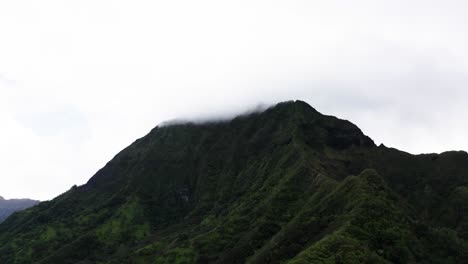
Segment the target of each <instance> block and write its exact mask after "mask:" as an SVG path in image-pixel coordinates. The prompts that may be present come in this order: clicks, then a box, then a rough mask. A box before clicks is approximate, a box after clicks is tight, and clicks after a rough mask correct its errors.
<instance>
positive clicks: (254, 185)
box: [0, 101, 468, 264]
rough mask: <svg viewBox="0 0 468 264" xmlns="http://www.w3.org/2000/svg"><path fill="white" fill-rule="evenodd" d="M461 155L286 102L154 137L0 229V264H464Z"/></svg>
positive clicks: (167, 129) (465, 175) (467, 193)
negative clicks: (425, 151)
mask: <svg viewBox="0 0 468 264" xmlns="http://www.w3.org/2000/svg"><path fill="white" fill-rule="evenodd" d="M465 212H468V154H466V153H464V152H447V153H443V154H429V155H418V156H414V155H410V154H407V153H404V152H401V151H398V150H395V149H389V148H386V147H384V146H379V147H377V146H375V145H374V143H373V141H372V140H371V139H370V138H368V137H367V136H365V135H364V134H363V133H362V132H361V131H360V130H359V128H357V127H356V126H355V125H353V124H351V123H350V122H348V121H345V120H340V119H337V118H335V117H330V116H325V115H322V114H320V113H318V112H317V111H315V110H314V109H313V108H312V107H310V106H309V105H307V104H305V103H303V102H300V101H296V102H287V103H281V104H278V105H277V106H275V107H273V108H271V109H268V110H266V111H265V112H263V113H255V114H250V115H246V116H240V117H237V118H236V119H234V120H232V121H229V122H213V123H206V124H197V125H196V124H190V123H187V124H178V125H171V126H164V127H157V128H155V129H154V130H153V131H151V132H150V133H149V134H148V135H147V136H145V137H143V138H141V139H139V140H137V141H136V142H135V143H133V144H132V145H131V146H129V147H128V148H126V149H125V150H123V151H122V152H121V153H119V154H118V155H117V156H116V157H115V158H114V159H113V160H111V161H110V162H109V163H108V164H107V165H106V166H105V167H104V168H103V169H101V170H100V171H99V172H98V173H96V175H95V176H93V177H92V178H91V179H90V180H89V182H88V183H87V184H85V185H83V186H79V187H76V186H75V187H73V188H71V189H70V190H69V191H67V192H66V193H64V194H63V195H61V196H59V197H57V198H55V199H54V200H52V201H49V202H43V203H40V204H39V205H37V206H35V207H33V208H30V209H27V210H25V211H23V212H19V213H15V214H13V215H12V216H10V217H9V218H8V219H7V220H6V221H5V222H3V223H2V224H0V263H7V264H8V263H15V264H20V263H44V264H51V263H52V264H53V263H61V264H62V263H103V264H104V263H108V264H110V263H291V264H298V263H468V244H467V239H468V217H466V214H465Z"/></svg>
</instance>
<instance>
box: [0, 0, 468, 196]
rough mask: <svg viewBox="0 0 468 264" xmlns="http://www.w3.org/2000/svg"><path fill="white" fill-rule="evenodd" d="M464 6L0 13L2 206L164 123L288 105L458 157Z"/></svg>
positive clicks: (73, 174)
mask: <svg viewBox="0 0 468 264" xmlns="http://www.w3.org/2000/svg"><path fill="white" fill-rule="evenodd" d="M467 5H468V4H466V3H465V2H463V1H444V2H441V1H419V0H417V1H411V2H407V1H391V2H389V1H353V3H345V2H343V1H327V2H326V3H317V2H311V1H236V2H232V3H225V2H219V1H197V2H196V3H195V2H191V1H174V2H155V1H144V0H139V1H132V2H128V1H109V0H102V1H97V2H96V1H79V2H66V3H65V2H60V1H53V0H46V1H41V2H38V1H32V0H22V1H17V2H2V3H0V36H1V38H2V41H1V42H0V121H1V122H2V129H1V131H0V158H1V159H2V166H1V168H0V175H2V176H1V177H0V194H1V195H3V196H5V197H8V198H15V197H30V198H35V199H40V200H45V199H50V198H53V197H54V196H56V195H58V194H60V193H62V192H63V191H65V190H68V189H69V188H70V187H71V186H72V185H74V184H78V185H79V184H83V183H85V182H86V181H87V180H88V179H89V178H90V177H91V176H92V175H93V174H94V173H95V172H96V171H97V170H98V169H100V168H101V167H102V166H104V164H105V163H106V162H107V161H109V160H110V159H111V158H112V157H113V156H114V155H115V154H116V153H118V152H119V151H120V150H121V149H123V148H124V147H126V146H128V145H129V144H130V143H131V142H133V141H134V140H135V139H136V138H139V137H141V136H143V135H145V134H146V133H148V131H150V130H151V129H152V128H154V127H155V126H157V125H158V124H163V125H167V124H168V123H167V122H166V123H164V122H165V121H168V120H189V121H191V122H195V123H199V122H207V121H210V120H229V119H231V118H232V117H234V116H236V115H238V114H242V113H244V112H245V111H249V110H250V109H252V108H255V107H257V106H258V105H264V106H266V107H267V106H270V105H273V104H276V103H278V102H282V101H287V100H303V101H306V102H307V103H309V104H310V105H312V106H313V107H314V108H315V109H317V110H318V111H319V112H321V113H323V114H327V115H335V116H338V117H339V118H342V119H347V120H350V121H351V122H353V123H355V124H356V125H357V126H359V127H360V128H361V129H362V130H363V132H364V133H365V134H367V135H369V136H370V137H371V138H372V139H373V140H374V141H375V142H376V143H377V144H380V143H384V144H385V145H386V146H389V147H395V148H398V149H402V150H404V151H408V152H410V153H414V154H417V153H428V152H442V151H447V150H467V149H468V138H467V137H466V134H467V132H468V121H467V120H466V113H467V112H468V104H466V102H465V101H466V98H468V89H466V87H467V85H468V59H467V55H468V45H467V44H468V43H467V37H468V32H467V29H466V25H467V22H468V21H466V20H467V18H466V14H465V10H466V9H467V7H468V6H467ZM260 109H264V107H262V108H260Z"/></svg>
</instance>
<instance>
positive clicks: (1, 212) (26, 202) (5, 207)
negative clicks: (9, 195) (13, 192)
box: [0, 196, 39, 222]
mask: <svg viewBox="0 0 468 264" xmlns="http://www.w3.org/2000/svg"><path fill="white" fill-rule="evenodd" d="M38 203H39V201H35V200H30V199H11V200H5V199H4V198H3V197H2V196H0V222H2V221H3V220H5V219H6V218H7V217H8V216H10V215H11V214H12V213H14V212H16V211H21V210H24V209H26V208H29V207H31V206H34V205H36V204H38Z"/></svg>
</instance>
